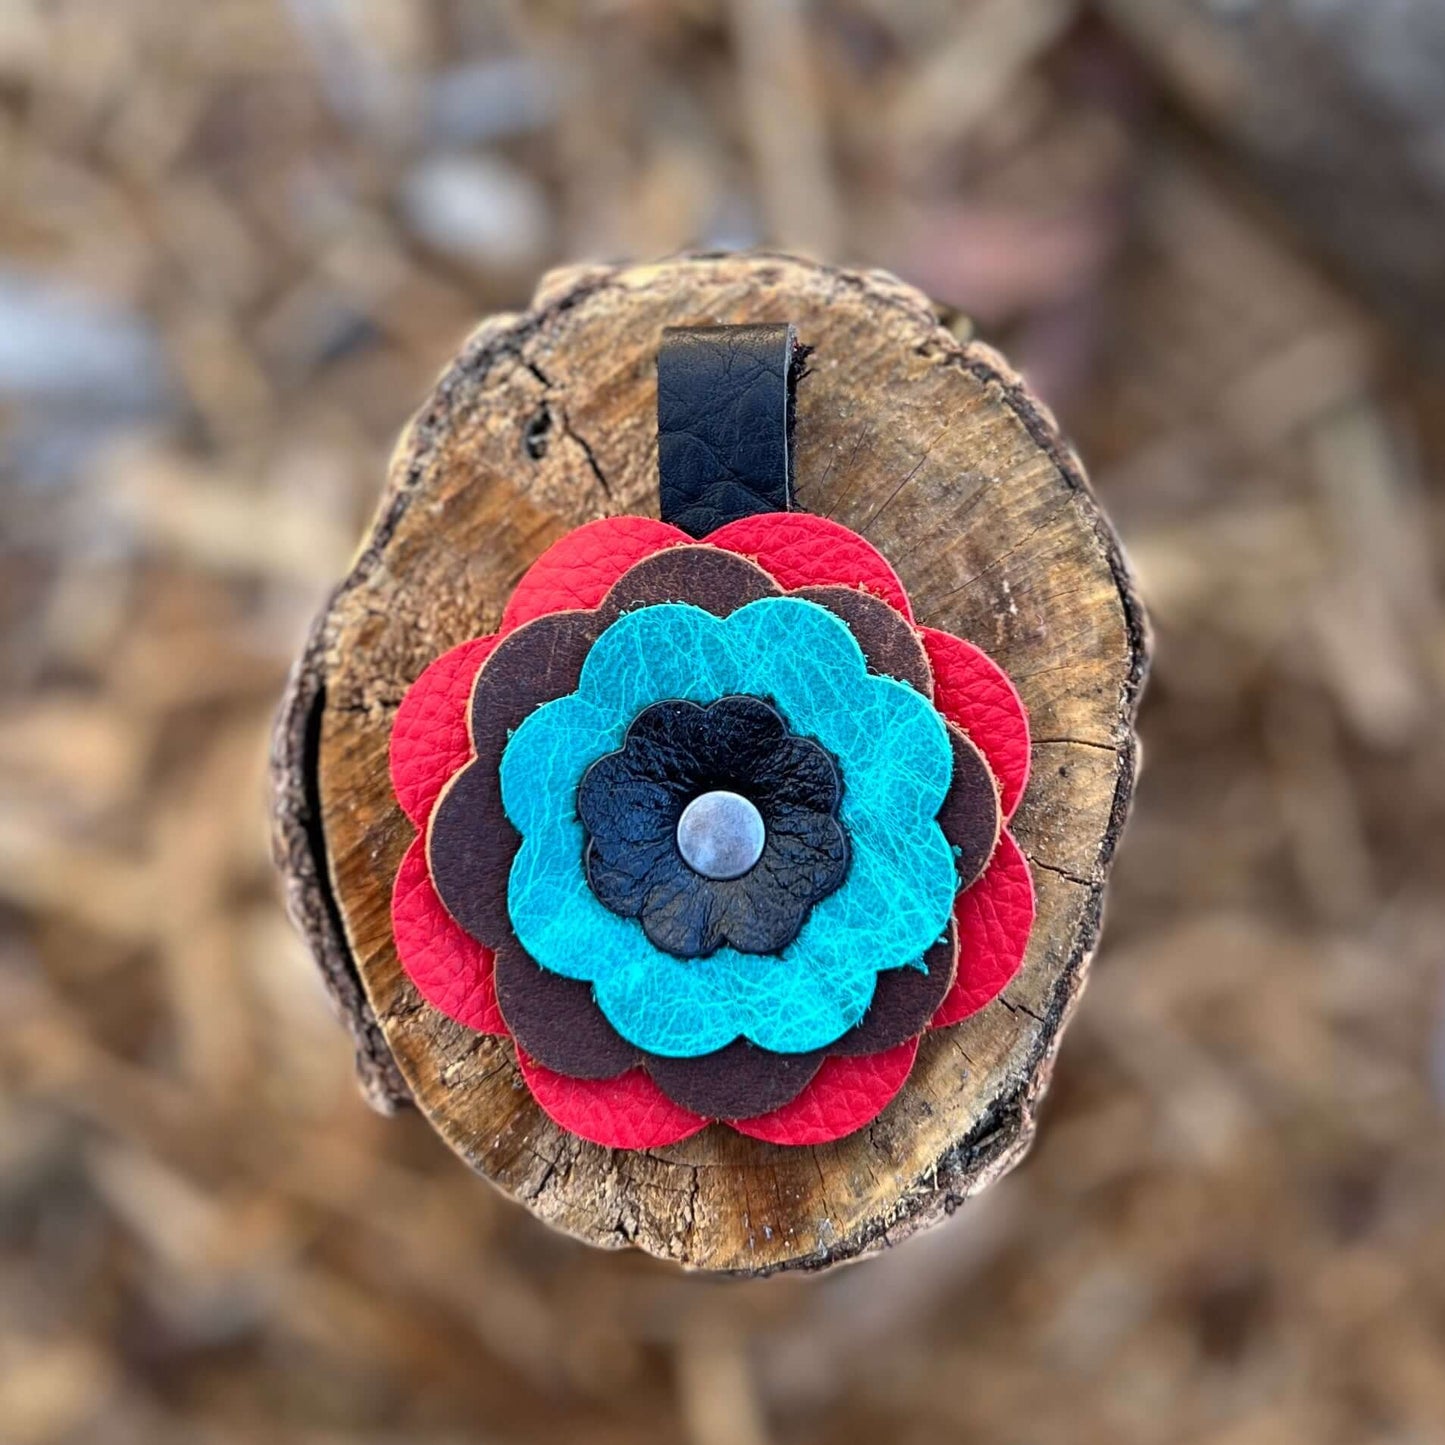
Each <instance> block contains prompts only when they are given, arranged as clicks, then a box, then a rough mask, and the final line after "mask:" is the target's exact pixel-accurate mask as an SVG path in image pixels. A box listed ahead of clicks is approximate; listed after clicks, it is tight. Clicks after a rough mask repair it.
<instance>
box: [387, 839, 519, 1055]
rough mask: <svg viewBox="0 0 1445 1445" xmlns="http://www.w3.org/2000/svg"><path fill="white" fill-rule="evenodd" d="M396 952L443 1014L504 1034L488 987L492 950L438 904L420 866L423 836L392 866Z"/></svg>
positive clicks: (480, 1029) (480, 1030)
mask: <svg viewBox="0 0 1445 1445" xmlns="http://www.w3.org/2000/svg"><path fill="white" fill-rule="evenodd" d="M391 927H392V936H393V937H394V938H395V940H396V952H397V956H398V957H399V958H400V959H401V966H402V967H403V968H404V969H405V970H406V975H407V977H408V978H409V979H411V981H412V982H413V983H414V984H415V985H416V991H417V992H418V993H419V994H420V995H421V996H422V997H423V998H424V999H425V1000H426V1001H427V1002H428V1003H429V1004H431V1006H432V1007H433V1008H437V1009H440V1010H441V1011H442V1012H443V1013H444V1014H445V1015H446V1016H447V1017H448V1018H450V1019H455V1020H456V1021H457V1022H458V1023H459V1024H465V1025H466V1027H467V1028H469V1029H475V1030H476V1031H477V1032H478V1033H479V1034H505V1033H506V1032H507V1025H506V1023H505V1022H504V1021H503V1019H502V1011H501V1009H500V1008H498V1007H497V995H496V990H495V989H494V988H493V987H492V951H491V949H489V948H486V947H484V946H483V945H482V944H480V943H478V942H477V941H476V939H474V938H472V937H471V936H470V935H469V934H466V933H463V932H462V930H461V928H460V927H459V925H458V924H457V923H456V922H455V921H454V920H453V919H452V916H451V914H449V913H448V912H447V911H446V909H445V908H444V907H443V906H442V901H441V899H440V898H439V897H438V896H437V891H436V889H435V888H434V887H433V886H432V881H431V875H430V874H429V873H428V872H427V866H426V839H425V838H417V839H415V840H414V841H413V843H412V845H411V847H410V848H408V849H407V851H406V857H404V858H403V859H402V860H401V867H400V868H398V869H397V870H396V886H395V887H394V888H393V889H392V896H391Z"/></svg>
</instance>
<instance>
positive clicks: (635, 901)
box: [577, 697, 849, 958]
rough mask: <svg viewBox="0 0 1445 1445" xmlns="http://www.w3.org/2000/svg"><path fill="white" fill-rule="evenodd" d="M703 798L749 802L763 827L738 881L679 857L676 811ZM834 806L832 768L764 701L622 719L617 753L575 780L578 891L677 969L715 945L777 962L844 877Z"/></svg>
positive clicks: (650, 711) (661, 707)
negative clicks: (583, 879)
mask: <svg viewBox="0 0 1445 1445" xmlns="http://www.w3.org/2000/svg"><path fill="white" fill-rule="evenodd" d="M714 789H726V790H728V791H730V792H735V793H741V794H742V795H743V797H745V798H748V799H750V800H751V801H752V803H753V804H754V805H755V806H756V808H757V810H758V812H760V813H761V814H762V816H763V822H764V824H765V826H766V828H767V841H766V842H765V843H764V845H763V852H762V856H761V857H760V858H759V859H758V861H757V863H756V864H755V865H754V866H753V867H752V869H751V870H750V871H749V872H747V873H744V874H743V875H742V877H741V878H730V879H713V878H705V877H703V876H702V875H701V874H699V873H694V872H693V871H692V869H691V868H689V867H688V866H687V864H686V863H685V862H684V861H683V858H682V854H681V853H680V852H679V851H678V847H677V841H676V832H677V821H678V819H679V818H680V817H681V816H682V810H683V809H684V808H685V807H686V806H687V805H688V803H690V802H691V801H692V800H693V799H694V798H696V797H698V796H699V795H700V794H702V793H707V792H711V791H713V790H714ZM841 795H842V781H841V779H840V778H839V776H838V765H837V764H836V763H835V762H834V761H833V758H832V756H831V755H830V754H829V753H828V752H827V751H826V750H825V749H824V748H823V747H822V746H821V745H820V744H818V743H816V742H814V741H813V740H812V739H811V738H803V737H797V736H795V735H794V734H792V733H790V732H789V731H788V726H787V724H786V723H785V722H784V721H783V719H782V717H781V716H780V715H779V713H778V712H777V710H776V709H775V708H773V707H772V706H771V705H770V704H768V703H767V702H765V701H763V699H761V698H756V697H725V698H722V699H720V700H719V701H718V702H715V703H711V704H710V705H708V706H707V707H700V706H699V705H698V704H697V703H695V702H687V701H685V700H683V699H670V700H668V701H666V702H657V703H653V704H652V706H651V707H648V708H645V709H644V710H643V711H642V712H641V713H639V714H638V715H637V717H636V718H634V719H633V722H632V725H631V726H630V727H629V728H628V730H627V736H626V738H625V739H624V741H623V745H622V747H621V749H620V750H619V751H617V752H615V753H608V754H607V755H606V756H605V757H601V758H598V760H597V761H596V762H595V763H593V764H592V766H591V767H590V768H588V770H587V772H586V773H585V774H584V775H583V777H582V783H581V786H580V787H579V789H578V791H577V815H578V817H579V818H581V820H582V826H583V827H584V828H585V829H586V830H587V840H588V841H587V853H586V859H585V863H586V870H587V882H588V885H589V886H590V887H591V889H592V892H593V893H594V894H596V896H597V899H598V901H599V902H600V903H601V904H602V905H603V906H604V907H606V908H610V909H611V910H612V912H614V913H620V914H621V915H622V916H623V917H625V918H636V919H638V920H639V921H640V922H641V924H642V930H643V932H644V933H645V934H646V935H647V937H648V938H649V939H650V940H651V941H652V943H654V944H655V945H656V946H657V947H658V948H660V949H663V950H664V951H665V952H667V953H671V954H673V955H674V956H675V957H678V958H698V957H704V956H706V955H707V954H710V953H713V952H715V951H716V950H717V949H719V948H721V947H722V946H723V945H724V944H727V945H729V946H730V947H732V948H736V949H738V950H739V951H740V952H742V953H778V952H781V951H782V950H783V949H784V948H786V947H787V946H788V944H790V943H791V942H792V941H793V939H795V938H796V937H797V936H798V930H799V929H800V928H802V926H803V922H804V920H805V919H806V918H807V916H808V913H809V911H810V910H811V909H812V907H813V905H814V904H815V903H816V902H818V900H819V899H821V898H825V897H827V895H828V894H830V893H832V892H833V891H834V889H836V888H837V887H838V886H839V885H840V884H841V883H842V882H843V879H844V876H845V875H846V874H847V872H848V862H849V847H848V837H847V834H846V833H845V832H844V831H843V825H842V824H841V823H840V822H839V821H838V816H837V815H838V805H839V802H840V800H841Z"/></svg>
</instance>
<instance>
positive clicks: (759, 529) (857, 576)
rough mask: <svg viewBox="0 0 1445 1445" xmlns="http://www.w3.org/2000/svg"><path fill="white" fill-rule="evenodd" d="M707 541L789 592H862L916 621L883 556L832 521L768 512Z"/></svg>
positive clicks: (713, 534) (804, 514) (732, 524)
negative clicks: (836, 588) (836, 587)
mask: <svg viewBox="0 0 1445 1445" xmlns="http://www.w3.org/2000/svg"><path fill="white" fill-rule="evenodd" d="M703 540H704V541H705V542H707V543H708V544H709V546H713V547H722V548H724V549H725V550H726V551H729V552H737V553H738V554H739V555H740V556H743V557H748V558H751V560H752V561H754V562H756V563H757V564H758V566H759V567H761V568H762V569H763V570H764V571H765V572H768V573H770V574H771V575H772V577H773V579H774V581H776V582H777V583H778V585H779V586H780V587H785V588H787V589H788V590H789V591H792V590H793V589H795V588H798V587H819V586H827V585H828V584H831V583H841V584H843V585H844V586H847V587H861V588H862V589H863V590H864V591H865V592H871V593H872V594H873V595H874V596H875V597H881V598H882V599H883V600H884V601H885V602H887V603H888V604H889V605H890V606H892V607H896V608H897V609H898V611H899V612H901V613H902V614H903V615H904V616H905V617H906V618H908V619H909V621H912V620H913V608H912V607H911V606H910V605H909V601H908V594H907V593H906V592H905V591H904V590H903V584H902V583H901V582H900V581H899V580H898V574H897V573H896V572H895V571H894V570H893V568H892V567H890V566H889V565H888V561H887V559H886V558H885V557H884V556H883V554H882V553H881V552H880V551H879V550H878V549H877V548H876V547H874V546H873V545H872V544H871V543H868V542H865V541H864V540H863V538H862V537H860V536H859V535H858V534H857V533H856V532H851V531H849V530H848V528H847V527H845V526H843V525H842V524H841V523H838V522H832V521H829V520H828V518H827V517H815V516H813V514H812V513H811V512H763V513H760V514H759V515H758V516H756V517H740V518H739V519H738V520H737V521H736V522H729V523H728V524H727V526H725V527H719V528H718V529H717V531H716V532H710V533H709V534H708V535H707V536H706V537H704V538H703Z"/></svg>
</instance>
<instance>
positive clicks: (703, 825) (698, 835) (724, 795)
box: [677, 789, 767, 880]
mask: <svg viewBox="0 0 1445 1445" xmlns="http://www.w3.org/2000/svg"><path fill="white" fill-rule="evenodd" d="M766 841H767V828H766V826H765V825H764V823H763V815H762V814H761V813H760V812H758V810H757V809H756V808H755V807H754V806H753V805H752V804H751V803H750V802H749V801H748V800H747V799H746V798H745V797H743V796H742V794H741V793H729V792H726V791H725V790H723V789H718V790H717V791H715V792H711V793H703V794H701V795H700V796H698V797H696V798H694V799H693V800H692V802H690V803H689V804H688V805H687V807H685V808H684V809H683V810H682V817H681V818H679V819H678V820H677V851H678V852H679V853H681V854H682V861H683V862H684V863H686V864H687V866H688V867H689V868H691V869H692V871H693V872H694V873H700V874H701V875H702V876H703V877H704V878H712V879H717V880H725V879H728V878H741V877H742V876H743V874H744V873H746V872H747V871H748V870H749V869H750V868H752V867H753V865H754V864H755V863H756V862H757V861H758V859H759V858H761V857H762V854H763V844H764V843H765V842H766Z"/></svg>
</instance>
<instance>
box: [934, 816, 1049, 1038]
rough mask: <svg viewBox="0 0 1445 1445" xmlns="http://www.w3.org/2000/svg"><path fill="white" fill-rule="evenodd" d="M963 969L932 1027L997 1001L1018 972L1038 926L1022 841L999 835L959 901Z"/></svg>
mask: <svg viewBox="0 0 1445 1445" xmlns="http://www.w3.org/2000/svg"><path fill="white" fill-rule="evenodd" d="M953 921H954V923H955V924H956V926H957V928H958V973H957V974H956V975H955V976H954V980H953V987H952V988H951V989H949V991H948V995H947V997H946V998H945V999H944V1000H943V1002H942V1003H941V1004H940V1005H939V1006H938V1012H937V1013H936V1014H934V1016H933V1021H932V1023H931V1025H930V1027H931V1028H935V1029H941V1028H947V1027H948V1025H949V1024H956V1023H958V1022H959V1020H960V1019H966V1018H967V1017H968V1016H969V1015H970V1014H974V1013H977V1012H978V1011H979V1009H981V1008H982V1007H983V1006H984V1005H985V1004H986V1003H992V1002H993V1000H994V999H996V998H997V997H998V996H999V994H1000V993H1002V992H1003V990H1004V988H1005V987H1006V986H1007V985H1008V982H1009V980H1010V979H1012V978H1013V976H1014V974H1016V973H1017V972H1018V971H1019V965H1020V964H1021V963H1022V962H1023V961H1024V949H1025V948H1027V947H1028V942H1029V932H1030V930H1031V929H1032V928H1033V926H1034V880H1033V875H1032V874H1031V873H1030V872H1029V865H1028V861H1027V860H1026V859H1025V858H1024V855H1023V853H1022V852H1020V850H1019V845H1018V844H1017V843H1015V842H1014V840H1013V839H1012V838H1011V837H1010V836H1009V835H1008V834H1007V833H1001V834H1000V835H999V840H998V847H997V848H995V849H994V854H993V858H992V859H991V860H990V861H989V865H988V867H987V869H985V871H984V875H983V877H982V878H980V879H979V880H978V882H977V883H975V884H974V885H973V887H972V888H968V889H965V890H964V892H963V893H961V894H960V895H959V898H958V902H957V903H956V904H955V905H954V909H953Z"/></svg>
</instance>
